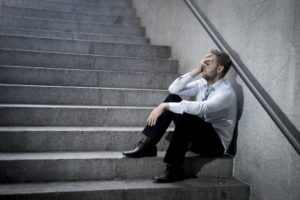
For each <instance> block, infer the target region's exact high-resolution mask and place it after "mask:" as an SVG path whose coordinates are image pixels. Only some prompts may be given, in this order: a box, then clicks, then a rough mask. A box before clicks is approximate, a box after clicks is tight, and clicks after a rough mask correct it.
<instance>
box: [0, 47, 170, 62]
mask: <svg viewBox="0 0 300 200" xmlns="http://www.w3.org/2000/svg"><path fill="white" fill-rule="evenodd" d="M0 51H18V52H34V53H47V54H59V55H76V56H90V57H91V56H92V57H107V58H122V59H139V60H153V61H174V60H170V59H168V58H144V57H129V56H113V55H97V54H83V53H70V52H56V51H39V50H25V49H11V48H0Z"/></svg>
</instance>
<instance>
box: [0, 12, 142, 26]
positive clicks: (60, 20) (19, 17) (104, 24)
mask: <svg viewBox="0 0 300 200" xmlns="http://www.w3.org/2000/svg"><path fill="white" fill-rule="evenodd" d="M5 17H8V18H17V19H26V20H35V19H36V20H45V21H51V22H72V23H74V24H91V25H99V26H111V27H115V28H138V29H145V27H144V26H136V25H135V26H128V25H122V24H109V23H92V22H87V23H84V22H81V21H79V22H76V21H70V20H62V19H52V18H40V17H21V16H11V15H5V16H2V17H1V18H5ZM1 26H2V25H1Z"/></svg>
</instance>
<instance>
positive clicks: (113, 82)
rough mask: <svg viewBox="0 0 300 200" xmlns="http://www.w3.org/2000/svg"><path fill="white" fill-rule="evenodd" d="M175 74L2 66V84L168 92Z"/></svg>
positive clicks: (175, 76) (0, 78)
mask: <svg viewBox="0 0 300 200" xmlns="http://www.w3.org/2000/svg"><path fill="white" fill-rule="evenodd" d="M177 76H178V75H176V74H169V73H150V72H128V71H107V70H80V69H58V68H44V67H24V66H0V83H6V84H7V83H8V84H25V85H53V86H88V87H117V88H124V87H125V88H148V89H166V88H167V87H168V86H169V85H170V84H171V83H172V82H173V81H174V80H175V78H177Z"/></svg>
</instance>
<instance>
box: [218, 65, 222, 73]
mask: <svg viewBox="0 0 300 200" xmlns="http://www.w3.org/2000/svg"><path fill="white" fill-rule="evenodd" d="M223 70H224V66H223V65H220V66H219V67H218V70H217V71H218V73H222V72H223Z"/></svg>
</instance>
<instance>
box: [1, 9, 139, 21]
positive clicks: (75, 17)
mask: <svg viewBox="0 0 300 200" xmlns="http://www.w3.org/2000/svg"><path fill="white" fill-rule="evenodd" d="M3 9H7V10H3V11H2V12H3V14H2V15H4V16H7V17H16V16H23V17H36V18H43V19H63V20H66V21H72V22H83V23H89V22H90V23H97V22H96V21H97V20H99V19H98V18H106V20H109V19H110V20H113V23H111V24H123V25H126V26H140V25H141V22H140V19H139V18H138V17H130V16H128V17H126V16H122V15H108V14H96V13H80V12H68V11H56V10H51V9H41V8H23V7H16V6H5V8H3ZM10 10H16V11H10ZM17 10H19V12H20V11H22V10H25V11H27V12H31V13H30V14H25V13H19V12H17ZM25 11H23V12H25ZM6 12H8V14H6ZM14 12H17V13H18V14H15V13H14ZM39 12H48V13H49V12H52V13H57V15H58V16H52V15H50V14H47V15H45V14H44V15H42V14H38V13H39ZM13 14H15V15H13ZM80 17H81V18H83V20H82V19H81V18H80ZM86 18H87V19H86ZM120 19H122V22H119V23H117V22H118V20H120ZM116 20H117V21H116Z"/></svg>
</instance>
